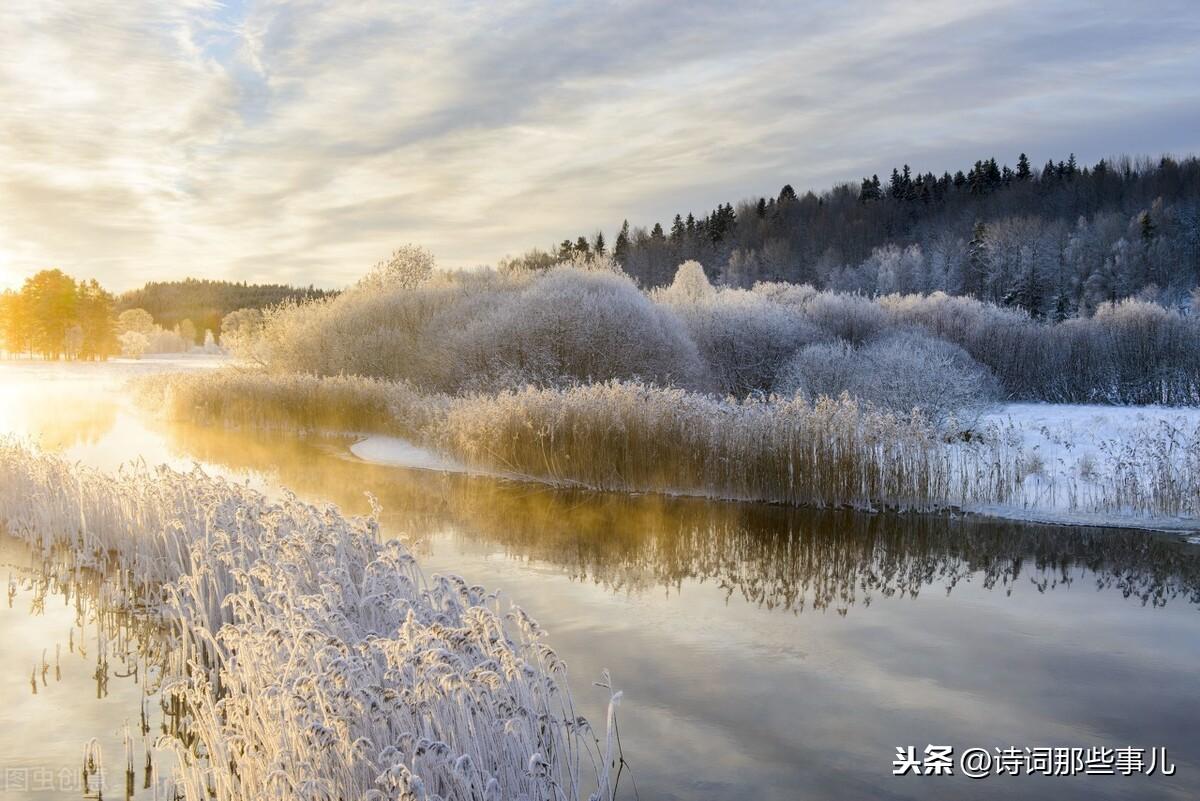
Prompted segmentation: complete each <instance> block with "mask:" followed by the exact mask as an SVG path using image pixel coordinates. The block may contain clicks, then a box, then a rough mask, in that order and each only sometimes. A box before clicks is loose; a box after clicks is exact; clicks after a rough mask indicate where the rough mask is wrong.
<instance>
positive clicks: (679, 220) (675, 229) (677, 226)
mask: <svg viewBox="0 0 1200 801" xmlns="http://www.w3.org/2000/svg"><path fill="white" fill-rule="evenodd" d="M686 233H687V229H686V228H684V225H683V217H681V216H679V215H678V214H676V215H675V219H674V220H673V221H672V222H671V244H672V245H680V244H682V243H683V236H684V234H686Z"/></svg>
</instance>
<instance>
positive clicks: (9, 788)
mask: <svg viewBox="0 0 1200 801" xmlns="http://www.w3.org/2000/svg"><path fill="white" fill-rule="evenodd" d="M30 567H31V565H30V564H29V559H28V554H27V552H25V551H24V549H23V548H22V546H20V545H19V544H18V543H16V542H15V541H13V540H0V571H2V575H3V577H4V579H5V587H6V591H5V602H4V604H3V606H2V607H0V643H2V644H3V645H2V646H0V699H3V703H0V798H4V799H14V800H15V799H29V801H38V799H59V798H61V799H75V798H81V797H82V795H83V786H82V778H81V776H80V766H81V762H82V758H83V749H84V745H85V743H86V742H87V741H88V740H89V739H91V738H92V737H95V738H96V739H97V740H98V741H99V743H100V747H101V751H102V755H103V760H104V761H103V766H104V777H103V778H104V787H105V797H106V798H123V797H124V791H125V776H124V760H125V752H124V732H125V724H126V723H128V724H129V732H130V735H131V737H132V738H133V742H134V768H135V776H136V784H135V790H136V792H135V797H136V798H150V797H153V789H152V788H151V789H144V788H143V782H144V779H145V773H144V766H145V759H146V749H147V747H152V746H153V743H154V742H155V740H156V739H157V737H158V736H159V729H158V725H157V724H158V721H159V718H160V716H161V715H160V713H159V712H158V709H157V704H156V700H155V698H153V697H151V698H148V699H147V701H146V703H147V714H148V716H149V722H150V726H151V730H150V733H149V735H148V737H147V738H145V739H144V738H143V737H142V735H141V733H140V730H139V727H140V724H141V703H142V698H143V687H144V683H142V682H141V679H142V678H143V677H142V676H141V674H140V673H139V675H138V677H137V678H138V681H137V682H135V680H134V678H133V677H123V678H122V677H120V676H118V675H116V674H117V673H121V672H125V671H124V667H123V666H122V665H121V664H119V663H118V661H117V660H115V659H110V662H109V678H108V682H107V686H106V692H105V693H104V695H103V697H97V695H98V693H97V681H96V677H95V671H96V665H97V663H96V657H97V653H98V651H99V649H98V647H97V639H96V637H97V629H96V625H95V623H94V622H92V623H87V624H85V625H84V626H83V627H79V626H77V625H76V622H77V621H76V611H75V604H74V602H73V601H72V602H71V603H70V604H67V603H65V602H64V598H63V596H62V595H61V594H53V593H50V594H47V595H46V596H45V603H44V605H43V606H41V607H40V608H39V609H38V610H37V612H36V613H35V614H32V613H31V612H32V610H33V606H34V602H35V599H36V598H37V593H36V592H35V591H34V589H33V588H32V586H30V585H28V584H27V582H26V581H24V580H22V579H23V577H27V576H30V575H32V573H31V572H29V568H30ZM10 575H11V576H12V577H13V578H14V579H16V580H17V586H18V590H17V593H16V595H15V597H14V598H13V599H12V606H11V608H10V607H9V604H8V593H7V586H8V585H7V581H8V577H9V576H10ZM43 658H44V659H45V663H46V664H48V665H49V669H48V670H47V671H46V672H45V674H44V675H43V672H42V669H41V666H42V664H43V661H42V660H43ZM31 679H35V680H36V684H37V693H36V694H35V693H34V692H33V689H32V687H31V685H30V681H31ZM172 759H173V757H169V756H167V755H164V754H160V753H158V752H155V764H156V765H161V764H167V765H170V764H171V760H172ZM164 760H166V761H165V762H164ZM91 781H92V783H91V788H90V789H91V790H93V791H94V790H95V789H96V779H95V777H93V778H92V780H91Z"/></svg>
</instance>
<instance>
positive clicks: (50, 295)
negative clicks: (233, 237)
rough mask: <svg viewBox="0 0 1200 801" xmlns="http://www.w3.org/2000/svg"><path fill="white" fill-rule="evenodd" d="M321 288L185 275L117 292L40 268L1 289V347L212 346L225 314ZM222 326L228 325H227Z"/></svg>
mask: <svg viewBox="0 0 1200 801" xmlns="http://www.w3.org/2000/svg"><path fill="white" fill-rule="evenodd" d="M327 294H329V293H326V292H325V291H323V290H319V289H313V288H312V287H308V288H296V287H290V286H285V285H281V284H267V285H254V284H246V283H244V282H243V283H232V282H228V281H206V280H196V279H191V278H189V279H187V280H184V281H171V282H152V283H149V284H147V285H146V286H145V287H143V288H141V289H137V290H133V291H131V292H126V293H124V294H123V295H121V296H119V297H117V296H115V295H113V294H112V293H111V292H109V291H107V290H105V289H104V288H103V287H102V286H101V285H100V284H99V282H97V281H96V280H95V279H89V280H76V279H75V278H74V277H72V276H70V275H68V274H67V273H65V272H63V271H62V270H59V269H52V270H42V271H40V272H38V273H36V274H35V275H33V276H31V277H29V278H28V279H27V280H26V281H25V283H24V285H23V286H22V287H21V289H19V290H8V291H5V292H3V293H0V350H3V351H5V352H6V353H8V354H9V355H13V356H28V357H40V358H43V359H51V360H59V359H70V360H85V361H103V360H106V359H108V358H110V357H112V356H116V355H118V354H123V355H126V356H133V357H135V358H136V357H139V356H141V355H142V354H144V353H186V352H187V351H189V350H191V349H192V348H193V347H196V346H198V345H202V344H203V345H205V346H207V347H208V348H210V349H212V348H213V347H214V346H215V344H216V341H217V338H218V337H219V336H220V335H221V333H222V330H223V325H222V324H223V323H224V322H225V321H226V318H231V319H234V320H235V321H236V320H240V319H241V317H242V316H246V315H248V314H251V313H253V312H254V311H255V310H257V309H260V308H266V307H269V306H273V305H275V304H278V303H281V302H284V301H287V300H311V299H317V298H322V297H325V296H326V295H327ZM229 327H230V326H229V325H225V326H224V328H225V329H229Z"/></svg>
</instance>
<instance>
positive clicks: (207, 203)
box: [0, 0, 1200, 290]
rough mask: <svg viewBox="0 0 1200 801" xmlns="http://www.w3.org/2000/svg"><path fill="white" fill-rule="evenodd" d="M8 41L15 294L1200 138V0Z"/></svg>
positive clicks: (379, 19) (759, 9)
mask: <svg viewBox="0 0 1200 801" xmlns="http://www.w3.org/2000/svg"><path fill="white" fill-rule="evenodd" d="M0 42H2V43H3V44H2V45H0V286H2V285H13V284H15V283H17V282H19V281H20V280H21V278H22V277H23V276H24V275H25V274H27V273H28V272H30V271H32V270H34V269H38V268H41V267H45V266H59V267H62V268H63V269H65V270H67V271H68V272H71V273H73V274H76V275H78V276H81V277H90V276H94V277H96V278H99V279H100V280H101V281H102V282H103V283H105V284H106V285H108V286H110V287H111V288H113V289H117V290H121V289H126V288H130V287H132V286H135V285H138V284H140V283H142V282H144V281H146V280H148V279H152V278H167V277H169V278H177V277H183V276H186V275H193V276H198V277H200V276H202V277H212V278H232V279H239V280H240V279H246V280H251V281H265V280H277V281H286V282H293V283H301V284H308V283H315V284H317V285H320V286H340V285H344V284H345V283H348V282H349V281H351V280H353V279H354V278H355V277H357V276H358V275H359V274H360V273H361V272H362V271H363V270H364V269H365V268H367V267H369V266H370V264H371V263H373V262H374V261H376V260H378V259H379V258H381V257H383V256H384V255H386V253H387V252H388V251H389V250H390V249H392V248H393V247H395V246H396V245H399V244H402V243H405V242H417V243H421V244H424V245H426V246H427V247H429V248H430V249H432V250H433V251H434V252H435V253H436V254H437V255H438V257H439V260H440V262H441V263H442V264H444V265H447V266H454V267H457V266H471V265H475V264H480V263H490V262H493V261H495V259H496V258H498V257H500V256H503V255H505V254H516V253H519V252H521V251H523V250H525V249H527V248H529V247H530V246H535V245H538V246H543V247H545V246H548V245H550V244H551V243H553V242H556V241H559V240H561V239H563V238H564V237H567V236H571V237H574V236H576V235H578V234H579V233H582V232H590V231H594V230H595V229H596V228H598V227H600V228H603V229H604V230H605V231H606V233H607V234H608V235H609V236H610V238H611V235H612V233H613V232H614V229H615V228H616V227H617V226H619V225H620V222H621V220H622V218H625V217H628V218H629V219H630V221H631V222H632V223H634V224H649V223H653V222H654V221H655V220H656V219H663V220H666V219H668V218H669V215H671V214H673V213H674V212H675V211H687V210H696V211H703V210H705V209H708V208H711V207H712V206H714V205H715V204H717V203H719V202H724V201H726V200H738V199H741V198H747V197H751V196H757V195H759V194H774V193H775V192H777V191H778V189H779V187H780V186H781V185H782V184H783V183H785V182H790V183H792V184H793V185H795V186H796V187H797V188H801V189H803V188H816V189H820V188H825V187H828V186H829V185H831V184H832V183H834V182H837V181H842V180H848V179H855V178H857V177H859V176H861V175H863V174H865V173H872V172H880V173H884V172H885V171H890V169H891V166H892V165H893V164H896V163H901V162H905V161H907V162H909V163H911V164H913V165H914V167H919V168H920V169H922V170H924V169H932V170H934V171H938V172H940V171H941V170H943V169H951V170H953V169H956V168H958V167H962V166H964V165H967V164H969V163H970V162H971V161H973V160H974V159H976V158H979V157H985V156H989V155H993V154H994V155H996V156H997V158H999V159H1000V160H1001V161H1008V162H1010V163H1012V162H1014V161H1015V159H1016V155H1017V153H1019V152H1020V151H1022V150H1024V151H1026V152H1028V153H1029V154H1030V156H1031V157H1032V159H1033V161H1034V162H1035V163H1038V164H1040V163H1042V162H1044V161H1045V159H1046V158H1048V157H1050V156H1053V157H1055V158H1061V157H1065V156H1066V154H1067V152H1068V151H1072V150H1073V151H1074V152H1075V153H1077V154H1078V156H1079V157H1080V159H1081V161H1083V162H1087V163H1090V162H1093V161H1095V160H1096V159H1098V158H1101V157H1103V156H1106V155H1112V154H1115V153H1138V154H1142V153H1145V154H1154V155H1156V154H1160V153H1163V152H1172V153H1176V154H1186V153H1194V152H1197V151H1200V80H1198V76H1200V6H1197V5H1196V3H1195V0H1185V1H1184V2H1177V3H1171V2H1147V3H1137V4H1135V3H1128V2H1124V1H1122V2H1059V3H1051V2H1046V0H1041V1H1040V2H1021V1H1019V0H996V1H995V2H978V3H970V2H963V1H962V0H954V1H953V2H950V1H945V2H916V1H915V0H905V1H904V2H864V3H853V2H845V3H826V2H820V3H818V2H808V3H799V2H780V3H772V2H731V0H720V2H708V1H707V0H694V1H693V2H690V3H686V4H685V3H669V2H663V1H662V0H630V1H629V2H620V3H611V4H609V3H600V2H588V3H568V2H551V1H545V2H543V1H541V0H519V1H517V2H505V3H499V2H497V3H465V2H451V1H449V0H447V2H438V3H413V4H406V3H401V2H397V1H396V0H354V1H353V2H350V1H349V0H345V1H342V2H335V1H334V0H295V1H293V2H282V1H280V0H224V1H223V2H218V1H217V0H4V2H3V3H0Z"/></svg>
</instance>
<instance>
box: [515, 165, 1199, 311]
mask: <svg viewBox="0 0 1200 801" xmlns="http://www.w3.org/2000/svg"><path fill="white" fill-rule="evenodd" d="M610 236H611V234H610ZM597 249H600V250H601V251H602V252H606V251H609V250H611V253H612V255H613V256H614V257H615V258H616V260H617V261H618V262H619V263H620V264H621V265H622V266H623V267H624V268H625V270H626V271H627V272H629V273H630V274H631V275H633V276H634V277H636V278H637V279H638V280H639V281H640V282H641V283H642V284H643V285H644V286H662V285H664V284H667V283H670V281H671V279H672V278H673V277H674V275H675V268H676V267H677V266H678V265H679V264H680V263H681V262H683V261H686V260H688V259H695V260H697V261H699V262H701V263H702V264H703V265H704V268H705V271H706V272H707V273H708V274H709V277H710V278H713V279H715V280H717V281H720V282H722V283H724V284H727V285H731V286H742V287H749V286H751V285H752V284H754V283H755V282H757V281H790V282H795V283H811V284H813V285H815V286H817V287H818V288H828V289H837V290H843V291H851V292H862V293H865V294H868V295H886V294H889V293H892V292H906V293H911V292H933V291H937V290H941V291H945V292H948V293H950V294H956V295H958V294H961V295H973V296H975V297H977V298H979V299H981V300H988V301H991V302H994V303H1000V304H1004V305H1008V306H1014V307H1019V308H1023V309H1025V310H1026V311H1028V312H1029V313H1030V314H1031V315H1033V316H1034V317H1054V318H1057V319H1063V318H1065V317H1071V316H1075V315H1087V314H1090V313H1091V312H1092V311H1093V310H1094V309H1095V308H1096V307H1097V306H1098V304H1100V303H1102V302H1104V301H1114V300H1119V299H1121V298H1125V297H1130V296H1140V297H1143V298H1145V299H1150V300H1157V301H1160V302H1162V303H1165V304H1167V305H1171V306H1184V305H1186V304H1187V303H1188V301H1189V298H1188V295H1189V293H1190V292H1191V291H1192V290H1193V289H1194V288H1195V287H1196V286H1197V283H1200V160H1197V159H1196V158H1195V157H1189V158H1183V159H1174V158H1171V157H1162V158H1155V159H1148V158H1145V159H1133V158H1128V157H1121V158H1118V159H1114V160H1102V161H1100V162H1098V163H1096V164H1094V165H1092V166H1090V167H1089V166H1083V165H1080V164H1078V163H1077V162H1076V160H1075V157H1074V156H1071V157H1069V158H1068V159H1065V160H1062V161H1058V162H1053V161H1051V162H1047V163H1046V164H1045V166H1043V167H1042V168H1041V169H1039V168H1037V167H1036V166H1033V165H1031V164H1030V161H1029V159H1028V158H1026V157H1025V154H1021V155H1020V157H1019V158H1018V159H1017V162H1016V167H1015V168H1011V167H1009V166H1008V165H1001V164H999V163H998V162H997V161H996V160H995V159H994V158H987V159H981V160H979V161H976V162H975V164H974V165H973V166H971V167H970V168H969V169H968V170H967V171H966V172H963V171H958V172H956V173H954V174H951V173H949V172H945V173H942V174H941V175H935V174H933V173H932V172H924V173H922V172H918V171H914V170H912V169H910V168H909V166H908V165H904V166H903V167H898V168H896V169H894V170H893V171H892V173H891V176H890V177H886V176H885V178H884V179H883V180H880V178H879V177H878V176H870V177H867V178H863V179H862V180H861V181H858V180H856V181H855V182H854V183H845V184H841V185H839V186H835V187H834V188H832V189H830V190H828V191H825V192H822V193H820V194H817V193H814V192H806V193H804V194H798V193H797V192H795V191H794V190H793V189H792V187H791V186H784V187H783V189H782V190H781V191H780V193H779V195H778V196H777V197H771V198H756V199H750V200H747V201H743V202H742V203H740V204H737V205H736V206H735V205H734V204H732V203H725V204H722V205H720V206H718V207H717V208H716V209H714V210H713V211H711V212H708V213H702V214H699V215H696V214H689V213H686V212H684V213H681V214H679V215H676V216H675V218H674V220H673V221H669V222H667V224H666V225H665V226H664V225H663V224H662V223H655V224H654V225H653V226H650V227H648V228H646V227H634V228H632V229H631V228H630V227H629V223H628V222H626V223H625V225H624V226H623V227H622V229H621V230H620V232H619V233H618V235H617V236H615V237H611V238H610V239H609V240H608V242H607V243H606V242H605V240H604V237H603V236H597V237H593V238H588V237H582V236H581V237H579V238H577V239H575V240H566V241H564V242H563V243H562V244H561V245H559V246H557V247H556V248H555V249H554V250H553V251H552V252H551V253H544V252H537V251H535V252H533V253H531V254H528V255H527V256H525V257H522V258H519V259H516V260H514V263H515V264H517V265H521V264H524V265H525V266H527V267H544V266H547V265H548V264H550V263H554V262H555V261H559V260H563V259H567V258H573V257H576V256H578V255H588V254H592V253H595V252H596V250H597Z"/></svg>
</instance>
